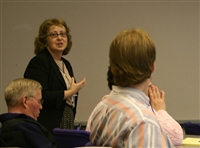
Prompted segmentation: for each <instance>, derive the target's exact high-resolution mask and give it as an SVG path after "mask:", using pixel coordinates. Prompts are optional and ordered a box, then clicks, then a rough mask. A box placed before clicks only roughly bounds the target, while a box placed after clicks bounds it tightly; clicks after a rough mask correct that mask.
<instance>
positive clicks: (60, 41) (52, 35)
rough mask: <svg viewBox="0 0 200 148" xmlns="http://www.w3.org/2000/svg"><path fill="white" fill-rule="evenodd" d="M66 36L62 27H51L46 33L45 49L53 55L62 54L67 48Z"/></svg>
mask: <svg viewBox="0 0 200 148" xmlns="http://www.w3.org/2000/svg"><path fill="white" fill-rule="evenodd" d="M67 42H68V39H67V35H66V29H65V27H64V26H62V25H59V26H55V25H53V26H51V27H50V28H49V30H48V32H47V44H46V47H47V49H48V50H49V51H50V53H53V54H62V52H63V51H64V50H65V49H66V47H67Z"/></svg>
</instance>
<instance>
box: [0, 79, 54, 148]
mask: <svg viewBox="0 0 200 148" xmlns="http://www.w3.org/2000/svg"><path fill="white" fill-rule="evenodd" d="M41 90H42V86H41V85H40V83H39V82H37V81H35V80H31V79H25V78H19V79H16V80H14V81H13V82H11V83H10V84H9V85H8V86H7V87H6V89H5V101H6V104H7V107H8V113H4V114H1V115H0V122H1V123H2V133H1V135H0V142H1V143H0V146H18V147H22V148H53V147H56V146H55V141H54V137H53V135H52V134H51V133H50V132H49V131H48V130H47V129H46V128H44V127H43V126H42V125H40V124H39V123H38V122H37V118H38V116H39V114H40V110H41V109H42V102H43V100H42V92H41Z"/></svg>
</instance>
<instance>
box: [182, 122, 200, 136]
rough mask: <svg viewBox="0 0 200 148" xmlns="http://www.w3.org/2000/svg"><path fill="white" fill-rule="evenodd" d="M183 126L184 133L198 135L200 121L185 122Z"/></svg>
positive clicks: (199, 133)
mask: <svg viewBox="0 0 200 148" xmlns="http://www.w3.org/2000/svg"><path fill="white" fill-rule="evenodd" d="M183 127H184V129H185V134H186V135H200V123H192V122H185V123H184V124H183Z"/></svg>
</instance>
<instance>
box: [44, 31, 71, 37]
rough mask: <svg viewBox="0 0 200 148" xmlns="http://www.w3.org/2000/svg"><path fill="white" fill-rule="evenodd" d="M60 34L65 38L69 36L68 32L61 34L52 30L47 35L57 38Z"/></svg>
mask: <svg viewBox="0 0 200 148" xmlns="http://www.w3.org/2000/svg"><path fill="white" fill-rule="evenodd" d="M59 35H60V36H61V37H63V38H65V37H66V36H67V33H66V32H61V33H60V34H58V33H57V32H52V33H50V34H49V35H47V36H50V37H51V38H57V37H58V36H59Z"/></svg>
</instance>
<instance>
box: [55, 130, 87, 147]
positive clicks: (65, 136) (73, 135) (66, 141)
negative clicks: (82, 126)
mask: <svg viewBox="0 0 200 148" xmlns="http://www.w3.org/2000/svg"><path fill="white" fill-rule="evenodd" d="M53 135H54V138H55V141H56V146H57V148H74V147H80V146H81V147H83V146H85V145H86V144H87V143H88V142H90V139H89V137H90V132H88V131H85V130H67V129H60V128H55V129H53Z"/></svg>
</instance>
